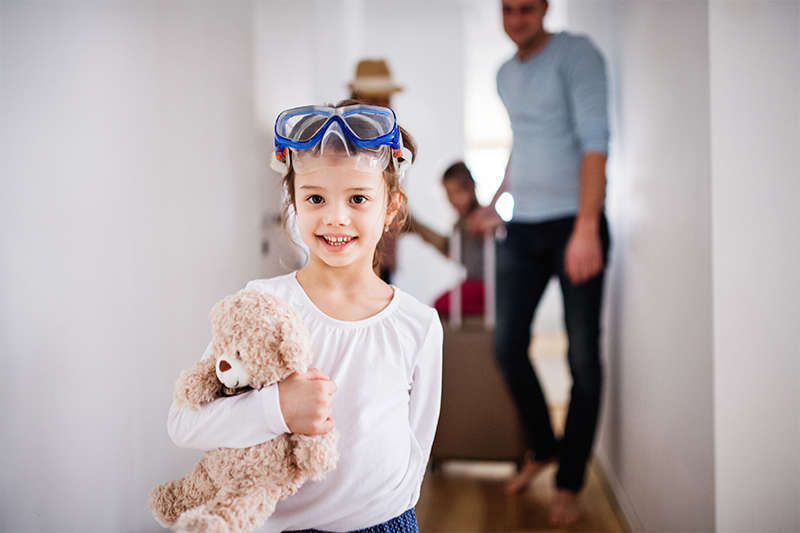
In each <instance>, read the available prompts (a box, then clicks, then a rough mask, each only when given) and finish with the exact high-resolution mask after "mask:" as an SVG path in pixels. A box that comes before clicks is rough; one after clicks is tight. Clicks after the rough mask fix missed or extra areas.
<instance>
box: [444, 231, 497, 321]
mask: <svg viewBox="0 0 800 533" xmlns="http://www.w3.org/2000/svg"><path fill="white" fill-rule="evenodd" d="M494 246H495V242H494V234H488V235H486V236H485V237H484V238H483V290H484V295H483V301H484V312H483V326H484V327H485V328H486V329H492V328H494V324H495V301H494V296H495V294H494V284H495V275H494V274H495V255H494ZM450 259H452V260H453V261H455V262H457V263H458V264H461V230H460V229H459V228H458V227H456V228H455V229H454V230H453V235H452V236H451V237H450ZM449 322H450V326H451V327H452V328H455V329H458V328H460V327H461V325H462V323H463V316H462V302H461V284H460V283H459V284H458V285H456V287H454V288H453V289H452V290H451V291H450V319H449Z"/></svg>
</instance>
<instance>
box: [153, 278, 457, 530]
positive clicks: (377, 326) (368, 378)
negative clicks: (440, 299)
mask: <svg viewBox="0 0 800 533" xmlns="http://www.w3.org/2000/svg"><path fill="white" fill-rule="evenodd" d="M247 287H248V288H256V289H259V290H263V291H266V292H269V293H271V294H273V295H275V296H277V297H278V298H281V299H282V300H284V301H285V302H287V303H288V304H289V305H291V306H292V307H294V309H295V310H296V311H297V312H298V313H299V314H300V316H301V317H302V318H303V321H304V322H305V325H306V327H308V329H309V331H310V332H311V343H312V348H313V354H312V365H311V366H313V367H316V368H318V369H319V370H320V371H322V372H323V373H324V374H326V375H327V376H329V377H330V378H331V379H332V380H333V381H334V382H335V383H336V385H337V386H338V390H337V392H336V394H334V396H333V402H332V409H333V415H332V416H333V419H334V421H335V422H336V429H337V430H338V432H339V445H338V446H339V454H340V458H339V463H338V465H337V467H336V469H335V470H333V471H332V472H329V473H328V474H327V476H326V477H325V479H323V480H321V481H309V482H307V483H306V484H305V485H303V486H302V487H301V488H300V490H299V491H298V492H297V493H296V494H294V495H292V496H290V497H288V498H286V499H285V500H281V501H280V502H278V505H277V507H276V509H275V512H274V513H273V514H272V516H271V517H270V518H269V519H268V520H267V522H266V524H265V525H264V527H263V528H261V529H260V530H259V532H261V533H266V532H270V533H271V532H277V531H284V530H291V529H304V528H317V529H323V530H328V531H351V530H354V529H361V528H366V527H369V526H372V525H376V524H380V523H382V522H385V521H387V520H389V519H391V518H393V517H395V516H398V515H400V514H402V513H403V512H405V511H406V510H408V509H410V508H411V507H413V506H414V505H416V503H417V500H418V499H419V489H420V485H421V484H422V478H423V476H424V474H425V468H426V465H427V462H428V457H429V455H430V450H431V445H432V443H433V436H434V433H435V431H436V423H437V421H438V418H439V404H440V397H441V369H442V326H441V323H440V322H439V318H438V315H437V314H436V312H435V311H434V310H433V309H432V308H430V307H428V306H426V305H423V304H421V303H420V302H419V301H417V300H416V299H414V298H413V297H412V296H410V295H409V294H407V293H404V292H403V291H401V290H399V289H397V288H395V289H394V296H393V297H392V300H391V302H390V303H389V305H388V306H386V307H385V308H384V309H383V310H381V311H380V312H379V313H378V314H376V315H373V316H371V317H369V318H366V319H364V320H358V321H342V320H337V319H334V318H332V317H330V316H328V315H326V314H325V313H323V312H322V311H321V310H320V309H319V308H317V307H316V306H315V305H314V303H313V302H312V301H311V299H310V298H309V297H308V295H307V294H306V293H305V291H304V290H303V288H302V287H301V286H300V284H299V283H298V282H297V279H296V277H295V274H294V273H291V274H287V275H284V276H279V277H275V278H271V279H264V280H256V281H251V282H250V283H248V284H247ZM208 355H209V354H208V350H207V353H206V354H204V357H208ZM168 431H169V435H170V437H171V438H172V440H173V442H175V444H176V445H178V446H181V447H187V448H197V449H202V450H208V449H212V448H216V447H220V446H225V447H231V448H244V447H248V446H252V445H254V444H258V443H260V442H264V441H267V440H270V439H272V438H274V437H276V436H278V435H280V434H282V433H284V432H288V431H289V428H288V427H287V426H286V423H285V421H284V420H283V416H282V414H281V412H280V403H279V400H278V387H277V386H276V385H272V386H270V387H265V388H263V389H261V390H259V391H251V392H248V393H245V394H241V395H239V396H234V397H230V398H220V399H217V400H215V401H213V402H211V403H210V404H207V405H206V406H204V407H202V408H201V409H199V410H192V409H190V408H178V407H177V406H176V405H175V404H174V403H173V404H172V406H171V407H170V412H169V418H168Z"/></svg>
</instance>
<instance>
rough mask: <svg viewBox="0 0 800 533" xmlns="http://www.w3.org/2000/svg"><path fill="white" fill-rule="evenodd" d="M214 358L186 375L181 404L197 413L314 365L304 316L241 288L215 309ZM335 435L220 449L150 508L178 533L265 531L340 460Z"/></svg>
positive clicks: (153, 496) (166, 487) (285, 437)
mask: <svg viewBox="0 0 800 533" xmlns="http://www.w3.org/2000/svg"><path fill="white" fill-rule="evenodd" d="M210 318H211V331H212V341H211V356H210V357H208V358H205V359H203V360H201V361H199V362H197V363H196V364H195V365H194V366H193V367H192V368H190V369H189V370H185V371H184V372H182V373H181V375H180V377H179V378H178V381H177V383H176V384H175V400H176V402H177V404H178V405H180V406H185V407H189V408H193V409H198V408H200V407H201V406H203V405H204V404H207V403H209V402H211V401H214V400H215V399H216V398H219V397H221V396H225V395H230V394H238V393H241V392H245V391H248V390H251V389H261V388H262V387H265V386H268V385H271V384H273V383H277V382H279V381H281V380H283V379H284V378H286V377H288V376H289V375H290V374H292V373H293V372H305V371H306V370H307V369H308V366H309V364H310V363H311V340H310V337H309V333H308V331H307V330H306V328H305V326H304V325H303V322H302V319H301V318H300V316H299V315H298V314H297V313H296V312H295V311H294V310H293V309H292V308H291V307H290V306H289V305H287V304H286V303H285V302H283V301H281V300H280V299H278V298H276V297H275V296H273V295H271V294H268V293H266V292H263V291H258V290H253V289H242V290H240V291H239V292H237V293H236V294H232V295H229V296H227V297H225V298H223V299H222V300H221V301H220V302H218V303H217V304H216V305H214V307H213V308H212V309H211V313H210ZM336 442H337V435H336V432H335V430H334V431H331V432H329V433H326V434H324V435H317V436H307V435H299V434H293V433H292V434H287V433H284V434H282V435H280V436H278V437H276V438H274V439H272V440H270V441H267V442H263V443H261V444H258V445H255V446H251V447H249V448H242V449H238V448H217V449H214V450H209V451H207V452H205V454H204V455H203V457H202V459H201V460H200V461H199V462H198V463H197V464H196V465H195V466H194V468H193V469H192V470H191V471H190V472H189V473H188V474H186V475H185V476H184V477H183V478H181V479H177V480H174V481H170V482H167V483H164V484H162V485H159V486H157V487H156V488H154V489H153V490H152V492H151V493H150V498H149V501H148V508H149V509H150V511H151V512H152V513H153V516H154V517H155V519H156V520H157V521H158V522H159V523H160V524H161V525H163V526H164V527H168V528H171V529H173V530H174V531H185V532H193V531H197V532H199V531H203V532H209V533H240V532H247V531H252V530H253V529H255V528H257V527H259V526H261V525H262V524H263V523H264V521H265V520H266V519H267V518H268V517H269V516H270V515H271V514H272V512H273V511H274V509H275V505H276V503H277V502H278V500H280V499H282V498H285V497H287V496H289V495H291V494H294V493H295V492H296V491H297V489H298V488H300V486H301V485H303V483H305V482H306V481H308V480H319V479H322V478H323V477H324V475H325V473H326V472H329V471H331V470H332V469H333V468H335V466H336V462H337V461H338V457H339V456H338V451H337V448H336Z"/></svg>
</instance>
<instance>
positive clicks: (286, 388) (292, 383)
mask: <svg viewBox="0 0 800 533" xmlns="http://www.w3.org/2000/svg"><path fill="white" fill-rule="evenodd" d="M336 389H337V387H336V383H334V382H333V381H331V379H330V378H329V377H328V376H326V375H324V374H323V373H322V372H320V371H319V370H317V369H316V368H309V369H308V372H306V373H304V374H298V373H297V372H295V373H294V374H292V375H291V376H289V377H288V378H286V379H285V380H283V381H281V382H280V383H278V397H279V399H280V404H281V413H283V419H284V420H285V421H286V425H287V426H289V429H290V430H291V431H292V433H300V434H302V435H322V434H324V433H328V432H329V431H331V430H332V429H333V428H334V426H335V424H334V422H333V419H332V418H331V400H332V399H333V394H334V393H335V392H336Z"/></svg>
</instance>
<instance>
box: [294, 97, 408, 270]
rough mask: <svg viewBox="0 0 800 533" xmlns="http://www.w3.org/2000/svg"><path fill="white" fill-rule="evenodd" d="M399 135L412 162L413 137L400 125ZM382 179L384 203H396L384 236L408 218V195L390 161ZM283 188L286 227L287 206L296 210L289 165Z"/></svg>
mask: <svg viewBox="0 0 800 533" xmlns="http://www.w3.org/2000/svg"><path fill="white" fill-rule="evenodd" d="M361 103H363V102H361V101H359V100H355V99H353V98H348V99H346V100H342V101H341V102H339V103H337V104H336V105H335V106H333V107H344V106H348V105H353V104H361ZM399 129H400V135H401V136H402V138H403V146H404V147H405V148H408V150H409V151H410V152H411V162H412V163H413V162H414V160H415V159H416V157H417V143H416V141H415V140H414V138H413V137H412V136H411V134H410V133H408V132H407V131H406V130H405V129H404V128H403V127H402V126H399ZM383 181H384V183H385V184H386V204H387V206H391V203H392V200H393V199H394V198H397V204H396V205H395V216H394V218H393V219H392V222H391V223H390V224H389V225H388V226H387V228H386V231H385V232H384V234H383V235H384V237H385V236H386V234H387V233H390V234H395V233H398V232H399V231H400V230H401V229H402V228H403V226H404V225H405V223H406V219H407V218H408V197H406V193H405V192H403V189H402V188H401V187H400V176H399V174H398V172H397V169H396V168H395V167H394V165H393V164H392V162H391V161H389V164H388V165H387V166H386V168H385V169H383ZM281 183H282V185H283V190H284V191H285V192H286V196H285V198H287V199H288V201H287V202H286V203H285V204H284V206H283V209H282V210H281V215H282V219H283V227H284V229H287V228H286V224H287V222H288V215H289V207H294V208H295V212H296V205H297V204H296V203H295V194H294V168H293V167H290V168H289V172H288V173H287V174H286V176H284V178H283V180H282V182H281ZM384 237H381V241H380V242H378V246H377V247H376V248H375V255H374V256H373V257H372V266H373V267H375V266H377V265H378V263H379V262H380V255H379V253H378V250H379V249H380V247H381V242H383V239H384Z"/></svg>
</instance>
